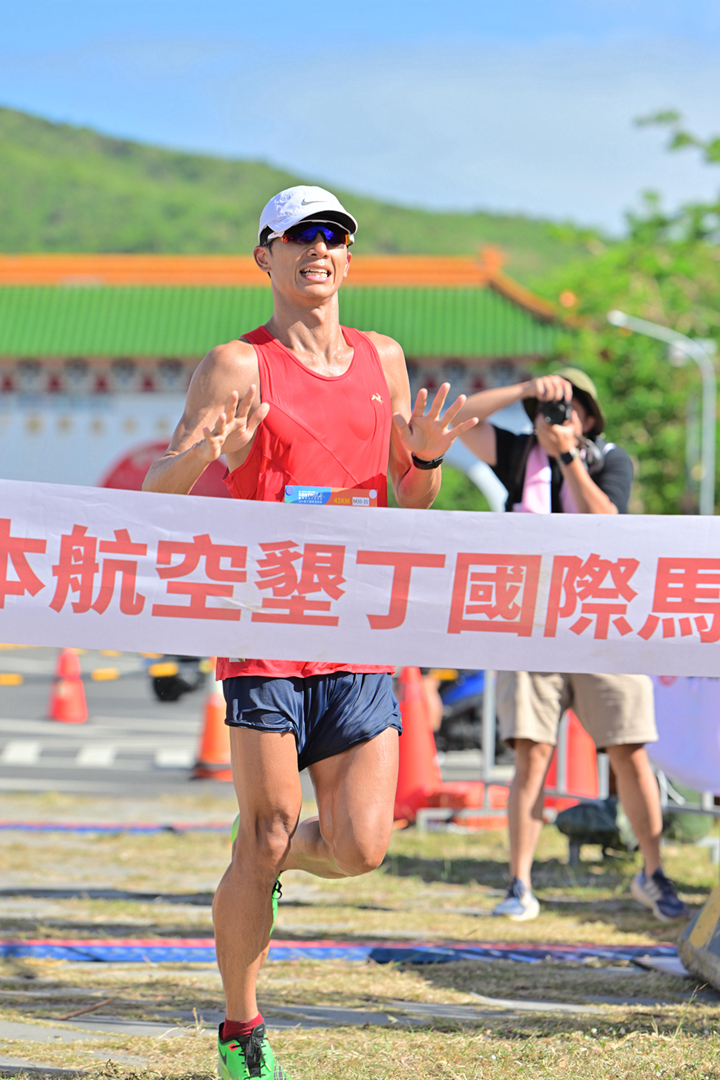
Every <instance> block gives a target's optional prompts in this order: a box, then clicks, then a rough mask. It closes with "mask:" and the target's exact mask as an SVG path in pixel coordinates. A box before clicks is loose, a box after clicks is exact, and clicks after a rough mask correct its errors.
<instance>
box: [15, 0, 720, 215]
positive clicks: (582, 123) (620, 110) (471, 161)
mask: <svg viewBox="0 0 720 1080" xmlns="http://www.w3.org/2000/svg"><path fill="white" fill-rule="evenodd" d="M0 103H2V104H5V105H9V106H12V107H15V108H20V109H27V110H28V111H31V112H34V113H38V114H41V115H44V116H48V117H50V118H52V119H58V120H67V121H70V122H72V123H81V124H88V125H90V126H93V127H96V128H99V129H100V130H102V131H106V132H110V133H113V134H119V135H124V136H129V137H132V138H138V139H141V140H145V141H150V142H157V143H160V144H162V145H166V146H178V147H184V148H188V149H193V150H201V151H207V152H211V153H221V154H227V155H232V156H238V157H250V158H260V159H263V160H266V161H270V162H272V163H274V164H277V165H281V166H285V167H288V168H291V169H293V170H294V171H298V172H300V173H302V174H303V175H306V176H307V177H308V178H312V179H315V180H319V181H321V182H325V183H327V184H328V185H332V184H337V185H342V186H343V187H345V188H346V189H350V190H355V191H358V192H363V193H368V194H374V195H377V196H381V197H384V198H389V199H392V200H393V201H397V202H402V203H412V204H415V205H424V206H432V207H443V208H464V209H469V208H475V207H479V208H487V209H495V210H503V211H523V212H526V213H532V214H541V215H546V216H550V217H553V218H556V219H563V218H568V217H569V218H571V219H574V220H576V221H578V222H584V223H594V224H600V225H602V226H604V227H606V228H611V229H617V228H619V227H620V222H621V216H622V211H623V210H624V209H626V208H627V207H629V206H631V205H633V204H634V202H635V200H636V197H637V193H638V191H639V190H641V189H644V188H656V189H658V190H660V191H662V192H663V193H665V194H666V196H667V199H668V202H670V203H671V204H672V203H674V202H677V201H679V200H681V199H685V198H692V197H704V196H710V195H712V194H713V193H714V192H715V190H716V188H717V187H718V186H720V170H717V169H715V170H713V169H708V168H707V167H703V166H701V164H700V163H699V161H698V159H697V157H696V156H695V155H693V154H683V155H668V154H666V153H665V152H664V150H663V136H662V133H661V132H658V131H654V130H647V129H645V130H638V129H636V128H635V127H634V126H633V123H632V121H633V118H634V117H635V116H637V115H639V114H642V113H646V112H648V111H651V110H654V109H657V108H665V107H669V106H674V107H676V108H679V109H681V110H682V111H683V112H684V113H685V114H686V115H687V117H688V121H689V123H690V124H691V126H692V127H693V128H694V129H695V130H697V131H699V132H700V133H711V132H713V133H714V132H717V131H720V111H719V110H718V105H719V104H720V4H718V3H717V0H712V2H710V0H707V2H703V0H687V2H685V3H680V2H673V3H670V2H668V0H656V2H654V3H651V2H649V0H580V2H579V3H578V0H575V2H574V3H571V2H569V0H547V2H544V3H541V4H539V3H537V0H534V2H529V0H506V2H505V4H504V5H500V4H498V3H497V2H494V3H486V2H483V0H475V2H474V3H471V2H467V3H465V2H461V0H446V2H445V3H443V4H438V3H433V4H427V3H426V4H422V3H405V2H400V3H398V2H396V3H393V2H392V0H385V2H380V0H364V2H363V3H362V4H360V3H354V4H346V3H342V2H335V3H334V4H332V5H331V4H328V3H327V0H322V2H319V3H315V4H310V3H306V4H305V5H303V4H301V3H299V2H298V0H293V2H292V3H289V2H286V0H279V2H276V3H274V4H272V5H270V4H268V3H263V4H260V3H258V2H254V3H242V2H237V0H236V2H234V3H229V2H225V0H205V2H204V3H197V2H194V3H190V2H189V0H175V2H174V3H173V4H172V5H170V4H167V3H158V2H156V0H145V2H141V0H122V2H121V3H119V4H102V3H99V2H98V0H92V2H89V0H67V2H66V3H64V4H58V3H57V2H51V0H26V2H25V3H24V4H22V5H21V4H14V5H12V8H11V10H9V11H8V10H7V9H6V11H5V13H4V20H3V27H2V36H1V37H0ZM716 117H717V118H718V119H717V120H716Z"/></svg>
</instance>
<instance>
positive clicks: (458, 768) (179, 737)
mask: <svg viewBox="0 0 720 1080" xmlns="http://www.w3.org/2000/svg"><path fill="white" fill-rule="evenodd" d="M57 656H58V650H57V649H40V648H14V649H10V648H1V649H0V675H2V674H3V673H16V674H18V675H22V676H23V679H24V682H23V683H22V685H21V686H7V685H0V792H1V791H65V792H76V793H78V794H105V795H127V796H138V795H145V796H149V795H153V794H156V793H159V792H161V791H168V790H178V789H181V788H182V789H186V790H187V789H188V788H189V787H190V788H192V789H194V790H198V789H201V788H202V787H203V786H206V787H208V788H211V789H215V790H219V789H227V788H228V785H227V784H219V783H217V782H215V781H212V780H193V779H192V778H191V768H192V765H193V764H194V762H195V758H196V754H197V749H198V744H199V739H200V733H201V726H202V713H203V706H204V702H205V698H206V694H207V690H204V691H203V690H200V691H196V692H195V693H191V694H186V695H185V696H184V697H182V698H181V699H180V701H178V702H160V701H158V700H157V698H156V697H155V695H154V694H153V692H152V688H151V683H150V678H149V676H148V675H147V671H146V661H145V660H144V659H143V658H142V657H140V656H138V655H136V654H133V653H126V654H123V655H120V656H108V655H106V654H103V653H100V652H93V651H88V652H86V653H83V654H82V655H81V657H80V662H81V667H82V671H83V676H84V684H85V693H86V697H87V703H88V713H89V719H88V721H87V722H86V723H84V724H61V723H58V722H57V721H53V720H48V719H46V716H47V708H48V700H49V697H50V691H51V686H52V679H53V674H54V671H55V665H56V662H57ZM110 666H112V667H116V668H118V669H119V670H120V678H119V679H117V680H115V681H113V682H93V681H92V680H91V679H90V673H91V671H93V670H94V669H97V668H107V667H110ZM441 761H442V771H443V776H444V777H445V779H449V780H466V779H468V780H469V779H477V778H479V776H480V769H481V755H480V752H479V751H467V752H463V753H450V754H446V755H445V756H444V758H441ZM509 771H511V770H508V769H507V768H505V769H504V770H503V769H502V768H501V769H499V770H498V777H497V778H498V779H500V773H503V775H504V773H506V772H509ZM303 788H304V790H305V792H306V794H307V795H310V794H311V790H312V789H311V786H310V782H309V778H308V777H307V776H305V775H304V776H303Z"/></svg>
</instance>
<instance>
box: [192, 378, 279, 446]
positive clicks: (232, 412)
mask: <svg viewBox="0 0 720 1080" xmlns="http://www.w3.org/2000/svg"><path fill="white" fill-rule="evenodd" d="M255 389H256V388H255V387H254V386H251V387H250V388H249V390H248V392H247V394H246V395H245V397H244V398H243V399H242V401H239V398H240V395H239V394H238V392H237V391H236V390H233V392H232V394H231V395H230V397H229V398H228V399H227V401H226V402H225V408H224V409H223V410H222V412H221V413H220V415H219V416H218V418H217V420H216V421H215V426H214V427H213V428H212V430H211V429H210V428H209V427H204V428H203V438H202V440H201V441H200V442H199V443H198V444H197V448H198V450H199V451H200V453H201V454H202V455H203V457H205V458H206V459H207V461H208V463H209V462H211V461H216V460H217V458H219V457H220V455H221V454H237V453H239V452H240V450H242V449H243V448H244V447H246V446H247V444H248V443H249V442H250V441H251V440H252V438H253V436H254V434H255V432H256V431H257V429H258V427H259V425H260V424H261V423H262V422H263V420H264V419H265V417H266V416H267V414H268V412H269V411H270V406H269V405H268V404H267V403H266V402H263V404H262V405H259V406H258V407H257V409H255V411H254V412H253V411H252V403H253V400H254V398H255Z"/></svg>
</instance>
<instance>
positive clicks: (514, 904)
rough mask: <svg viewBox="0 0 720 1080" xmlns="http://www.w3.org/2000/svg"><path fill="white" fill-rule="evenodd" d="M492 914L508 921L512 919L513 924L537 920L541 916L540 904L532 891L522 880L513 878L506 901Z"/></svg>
mask: <svg viewBox="0 0 720 1080" xmlns="http://www.w3.org/2000/svg"><path fill="white" fill-rule="evenodd" d="M492 913H493V915H504V916H505V918H506V919H512V920H513V922H526V921H527V920H528V919H537V917H538V915H539V914H540V904H539V903H538V902H537V899H536V898H535V897H534V896H533V894H532V892H531V891H530V889H528V888H527V887H526V886H525V885H523V883H522V881H521V880H520V878H513V879H512V881H511V882H510V888H509V889H508V891H507V895H506V896H505V899H504V900H501V901H500V903H499V904H498V905H497V906H496V907H494V908H493V912H492Z"/></svg>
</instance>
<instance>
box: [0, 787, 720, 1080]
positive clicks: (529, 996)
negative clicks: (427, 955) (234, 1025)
mask: <svg viewBox="0 0 720 1080" xmlns="http://www.w3.org/2000/svg"><path fill="white" fill-rule="evenodd" d="M31 803H32V809H31ZM38 803H39V800H37V799H33V800H30V799H29V798H25V797H22V798H15V797H10V796H3V797H2V798H0V818H8V817H15V818H20V817H22V816H25V817H26V818H28V819H30V818H35V819H37V818H40V817H50V816H51V815H55V816H60V817H63V818H65V819H66V820H69V819H73V818H75V819H76V818H80V817H84V818H87V817H88V816H90V815H97V816H98V817H103V818H105V819H109V818H111V817H114V818H115V819H117V818H118V816H119V813H118V807H117V805H115V813H114V814H113V813H112V812H111V811H112V809H113V807H112V806H111V805H110V804H106V803H101V802H100V801H99V800H98V801H92V800H82V799H71V798H69V797H62V798H61V799H60V800H59V801H58V800H57V798H56V799H53V798H50V797H48V798H46V800H45V802H44V805H38ZM167 810H168V808H167V807H165V808H163V812H164V813H166V812H167ZM124 812H125V813H129V810H128V809H127V808H125V811H124ZM141 816H144V817H145V818H146V819H147V818H150V817H151V816H155V817H157V816H158V810H157V807H156V812H155V814H151V813H148V812H147V810H146V812H145V813H144V814H142V815H141V814H140V813H137V817H138V818H139V817H141ZM192 816H197V817H200V816H204V817H205V818H208V819H209V818H215V819H216V820H217V819H220V820H224V819H227V820H228V821H230V820H231V818H232V805H231V803H229V802H228V801H227V800H221V801H220V802H219V803H216V802H213V801H212V800H209V801H208V800H205V801H204V802H202V800H198V799H196V800H195V802H192V799H191V798H190V797H187V798H186V801H185V804H184V805H181V806H179V807H177V808H176V817H177V818H178V819H189V818H190V817H192ZM566 851H567V847H566V842H565V841H564V839H563V838H562V837H561V836H560V835H559V834H558V833H557V832H556V831H555V830H553V829H546V830H545V832H544V835H543V838H542V840H541V845H540V848H539V851H538V862H537V872H536V876H535V883H536V890H537V892H538V895H539V897H540V899H541V901H542V903H543V910H542V913H541V915H540V917H539V918H538V919H537V920H536V921H535V922H533V923H530V924H513V923H508V922H505V921H504V920H494V919H492V918H491V917H490V915H489V913H490V910H491V908H492V906H493V904H494V903H495V902H496V898H497V895H498V894H499V893H500V892H501V891H502V890H503V888H504V885H505V880H506V864H505V860H506V854H507V852H506V842H505V836H504V835H503V834H502V833H485V834H469V835H446V834H434V835H433V834H431V835H428V836H420V835H418V834H417V833H415V832H414V831H410V830H408V831H406V832H399V833H396V834H395V835H394V836H393V840H392V844H391V849H390V853H389V855H388V858H387V860H386V862H385V864H384V866H383V867H382V868H381V869H380V870H379V871H377V872H376V873H374V874H371V875H368V876H367V877H365V878H360V879H354V880H351V881H344V882H324V881H318V880H316V879H313V878H311V877H309V876H307V875H304V874H290V875H288V876H287V880H286V881H285V894H284V898H283V902H282V903H281V907H280V915H279V919H278V926H277V931H276V936H279V937H284V938H293V937H298V938H302V937H310V936H330V937H335V938H347V939H352V938H362V937H384V938H397V937H406V936H407V937H418V938H425V939H442V938H448V939H450V938H451V939H455V940H467V941H478V942H479V941H498V940H504V941H513V942H546V943H547V942H565V943H572V942H577V943H580V942H583V943H587V942H595V943H600V944H612V943H618V944H621V943H630V942H632V943H634V944H635V943H646V944H648V945H650V944H654V943H656V942H657V941H663V940H664V941H668V940H673V939H674V938H675V937H676V936H677V933H678V932H679V931H680V929H681V927H675V926H672V925H667V924H659V923H656V922H655V921H654V920H653V919H652V916H651V915H650V914H649V913H647V912H645V911H643V910H641V909H639V908H637V907H636V906H635V905H634V904H633V902H632V901H631V900H630V898H629V896H628V892H627V886H628V883H629V880H630V878H631V876H632V874H633V873H635V872H637V868H636V866H635V865H634V864H633V863H632V862H629V861H627V860H620V859H617V860H615V859H613V860H608V861H605V862H602V861H600V859H599V854H598V853H597V852H593V851H592V849H589V850H587V851H586V853H585V854H586V858H589V861H588V862H585V863H583V865H582V866H581V867H580V868H579V870H578V871H575V872H571V871H570V869H569V868H568V866H567V865H566V863H565V859H566ZM227 855H228V842H227V839H226V837H224V836H222V835H213V834H185V835H182V834H180V835H176V834H171V833H163V834H160V835H157V836H131V835H129V834H118V835H115V836H102V835H100V836H97V835H95V836H93V835H83V836H76V835H63V834H21V833H17V832H4V833H0V865H2V866H3V871H4V872H3V885H5V886H7V887H13V886H14V887H17V888H23V887H27V888H28V889H33V888H34V889H45V890H48V889H53V888H62V887H65V888H67V887H68V886H73V887H77V888H79V889H81V890H82V889H90V888H103V889H110V890H117V891H118V892H119V891H133V890H135V891H151V892H155V891H159V892H161V893H163V894H166V895H164V896H163V897H161V898H160V899H159V900H157V901H152V902H150V901H148V900H133V899H127V898H122V897H118V898H115V899H112V898H111V899H102V900H99V899H98V900H95V899H90V898H88V897H87V896H85V897H83V896H79V897H74V898H71V899H61V898H56V897H53V896H48V895H47V894H46V895H45V896H42V897H35V898H33V897H23V896H19V897H13V898H7V897H6V898H3V899H2V901H0V936H2V937H8V936H12V937H45V936H47V937H61V936H77V937H85V936H87V937H113V936H116V937H124V936H128V937H133V936H138V937H140V936H142V937H147V936H155V935H158V936H203V935H204V934H206V933H207V934H209V933H211V917H210V907H209V900H210V896H211V893H212V890H213V888H214V886H215V884H216V882H217V880H218V878H219V876H220V874H221V873H222V871H223V869H224V866H225V862H226V859H227ZM593 855H594V856H595V859H594V860H593ZM665 861H666V865H667V868H668V871H669V873H671V875H672V876H674V877H675V879H676V880H677V881H678V883H679V886H680V891H681V893H682V895H683V896H684V898H685V899H686V900H688V902H690V903H692V904H700V903H702V902H703V900H704V897H705V896H706V895H707V891H708V890H709V888H710V887H711V886H712V885H713V884H714V881H715V879H716V873H717V871H716V868H714V867H713V866H712V865H711V863H710V862H709V860H708V857H707V853H706V852H705V851H704V850H699V849H697V848H692V847H681V846H678V845H675V846H672V847H666V849H665ZM180 894H192V899H193V900H194V902H190V899H191V898H190V896H189V895H188V896H186V897H185V899H183V897H182V896H180ZM259 991H260V1000H261V1007H262V1008H263V1009H264V1010H265V1011H266V1012H267V1013H268V1014H272V1013H274V1014H275V1015H282V1013H283V1009H284V1008H288V1007H289V1006H292V1005H296V1006H297V1005H318V1006H342V1007H345V1008H356V1009H363V1010H370V1011H376V1012H377V1013H378V1014H390V1015H392V1016H394V1017H396V1019H397V1021H398V1023H397V1024H396V1025H393V1026H391V1027H389V1028H381V1027H377V1026H371V1027H368V1028H367V1029H365V1030H363V1029H357V1028H346V1027H342V1028H341V1027H336V1028H326V1029H317V1030H304V1029H297V1030H292V1031H278V1032H275V1033H273V1037H272V1042H273V1047H274V1048H275V1050H276V1053H277V1055H278V1058H279V1059H280V1060H281V1061H282V1063H283V1066H284V1067H285V1068H286V1069H287V1071H288V1072H289V1074H290V1076H291V1077H292V1078H293V1080H310V1078H312V1080H340V1078H343V1080H347V1078H353V1080H354V1078H358V1080H360V1078H363V1080H364V1078H373V1080H404V1078H405V1077H408V1078H409V1077H413V1080H414V1078H415V1077H417V1076H418V1075H422V1076H423V1077H436V1076H437V1077H443V1078H445V1077H452V1078H455V1080H471V1078H472V1080H476V1078H477V1080H481V1078H488V1080H490V1078H492V1080H511V1078H515V1077H520V1076H522V1077H523V1078H524V1080H525V1078H527V1077H531V1078H533V1080H534V1078H535V1077H538V1078H545V1077H547V1078H555V1077H568V1078H572V1080H601V1078H602V1080H605V1078H606V1077H609V1076H612V1077H613V1078H615V1077H618V1078H620V1077H632V1078H633V1080H645V1078H646V1077H648V1078H649V1077H673V1078H675V1080H685V1078H687V1080H690V1078H692V1080H702V1078H708V1080H709V1078H713V1080H720V1054H719V1053H718V1051H719V1050H720V995H714V994H712V993H710V992H708V991H707V990H698V988H697V987H695V986H694V984H692V983H688V982H686V981H683V980H680V979H673V978H670V977H667V976H663V975H659V974H651V973H646V972H641V971H639V970H638V969H636V968H634V967H632V966H631V965H627V964H605V963H599V962H597V963H595V962H593V963H590V964H588V963H585V964H570V963H562V962H542V963H538V964H516V963H512V962H503V961H493V962H473V963H471V962H461V963H449V964H437V965H426V966H420V967H417V966H410V965H407V966H404V965H385V966H379V965H376V964H373V963H353V964H349V963H343V962H340V961H326V962H320V961H305V960H304V961H297V962H292V963H285V962H282V963H281V962H272V963H269V964H268V965H267V966H266V967H265V969H264V970H263V972H262V974H261V979H260V986H259ZM693 991H695V994H694V997H693V996H691V995H692V994H693ZM478 995H480V997H482V998H483V999H485V1000H481V999H480V997H478ZM110 997H112V998H113V1001H112V1003H111V1004H110V1005H108V1006H104V1007H103V1008H102V1010H100V1011H101V1013H102V1015H112V1016H115V1017H118V1018H125V1019H128V1020H129V1019H144V1020H153V1021H156V1022H159V1023H162V1024H167V1025H168V1027H170V1026H171V1025H173V1024H179V1025H180V1026H181V1028H182V1029H183V1031H182V1034H180V1035H174V1036H173V1037H169V1036H167V1037H164V1038H160V1037H157V1036H146V1037H125V1036H119V1035H106V1036H102V1037H101V1038H92V1039H89V1038H88V1037H87V1036H86V1035H84V1033H83V1032H82V1031H78V1032H77V1034H78V1040H77V1041H76V1042H72V1043H59V1042H49V1043H39V1042H38V1043H33V1042H19V1041H10V1040H0V1055H2V1056H3V1057H16V1058H22V1059H25V1060H31V1061H34V1062H38V1063H42V1064H43V1065H47V1066H55V1067H64V1068H76V1069H81V1070H83V1071H84V1072H86V1073H87V1074H88V1075H91V1076H95V1075H96V1076H97V1077H98V1080H100V1078H102V1080H105V1078H107V1080H111V1078H120V1077H131V1076H133V1077H136V1078H137V1080H159V1078H160V1077H168V1078H171V1077H172V1078H175V1077H177V1078H178V1080H195V1078H197V1080H201V1078H203V1080H204V1078H205V1077H209V1076H210V1075H211V1074H212V1073H213V1071H214V1060H215V1053H216V1051H215V1045H214V1039H213V1035H212V1031H210V1030H209V1029H208V1028H206V1027H204V1026H203V1023H202V1021H206V1022H207V1023H211V1022H212V1021H213V1020H214V1017H215V1015H216V1014H217V1013H218V1012H219V1011H220V1010H221V1009H222V991H221V986H220V981H219V977H218V975H217V972H216V970H215V969H214V968H213V967H212V966H208V965H201V964H198V965H195V964H187V965H158V966H156V965H152V966H151V965H147V966H145V965H137V964H136V965H111V964H74V963H64V962H53V961H20V960H18V961H12V962H10V961H5V962H4V963H3V964H2V965H0V1018H2V1019H5V1020H16V1021H17V1020H22V1021H24V1022H26V1023H28V1022H29V1023H42V1024H52V1023H53V1021H55V1022H56V1023H57V1022H58V1018H59V1017H60V1016H62V1015H65V1014H66V1013H67V1012H69V1011H71V1010H72V1009H74V1008H80V1007H82V1006H83V1005H87V1004H93V1003H96V1002H98V1001H101V1000H104V999H106V998H110ZM487 998H495V999H498V1002H500V1001H506V1000H507V999H510V1000H511V1001H514V1002H518V1003H522V1002H526V1003H532V1002H537V1001H538V1000H540V1001H550V1002H560V1003H563V1002H564V1003H569V1004H581V1005H585V1006H589V1007H591V1008H592V1010H593V1011H591V1012H588V1013H583V1014H580V1015H572V1014H563V1013H561V1012H550V1013H539V1012H527V1011H523V1010H522V1008H521V1007H520V1005H518V1006H507V1005H503V1004H498V1006H497V1007H494V1008H493V1007H490V1006H488V1004H487V1000H486V999H487ZM418 1002H422V1003H426V1004H428V1003H436V1004H447V1005H458V1006H465V1007H467V1006H471V1007H473V1008H474V1009H476V1010H477V1017H476V1019H475V1021H473V1022H471V1021H464V1022H463V1024H462V1025H461V1024H458V1023H456V1022H449V1021H447V1020H438V1019H435V1020H433V1019H432V1017H428V1018H427V1020H426V1021H423V1022H421V1026H420V1027H418V1028H416V1029H414V1030H413V1029H410V1028H408V1027H404V1026H402V1021H403V1015H404V1011H405V1009H404V1006H403V1003H406V1006H405V1007H406V1008H407V1010H409V1011H412V1010H411V1005H412V1003H418ZM193 1009H195V1010H196V1013H197V1016H198V1023H196V1022H195V1020H194V1019H192V1010H193ZM80 1022H81V1021H80V1019H78V1020H77V1021H76V1023H80ZM69 1023H73V1021H69ZM108 1060H109V1061H111V1062H112V1064H110V1065H107V1064H105V1062H107V1061H108ZM1 1073H2V1069H1V1067H0V1074H1Z"/></svg>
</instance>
